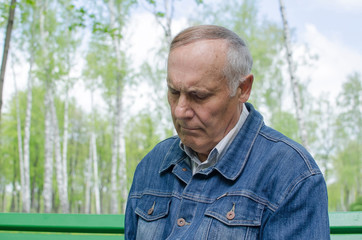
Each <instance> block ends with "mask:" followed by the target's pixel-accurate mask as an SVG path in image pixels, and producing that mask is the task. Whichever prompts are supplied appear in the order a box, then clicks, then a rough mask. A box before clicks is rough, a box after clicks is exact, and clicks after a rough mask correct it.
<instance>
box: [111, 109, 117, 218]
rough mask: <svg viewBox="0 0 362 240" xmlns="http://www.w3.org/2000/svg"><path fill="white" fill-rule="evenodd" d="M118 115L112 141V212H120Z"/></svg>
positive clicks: (114, 122)
mask: <svg viewBox="0 0 362 240" xmlns="http://www.w3.org/2000/svg"><path fill="white" fill-rule="evenodd" d="M115 115H116V114H115ZM115 119H116V117H113V125H114V134H113V143H112V169H111V213H112V214H117V213H118V189H117V166H118V161H117V159H118V156H117V155H118V154H117V152H118V151H117V149H118V148H117V146H118V138H117V136H116V135H117V134H115V133H117V132H118V125H117V124H116V121H115Z"/></svg>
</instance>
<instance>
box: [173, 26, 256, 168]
mask: <svg viewBox="0 0 362 240" xmlns="http://www.w3.org/2000/svg"><path fill="white" fill-rule="evenodd" d="M251 65H252V60H251V56H250V53H249V51H248V49H247V47H246V46H245V43H244V42H243V41H242V40H241V39H240V38H239V37H238V36H237V35H236V34H235V33H233V32H231V31H229V30H227V29H225V28H222V27H217V26H198V27H192V28H188V29H186V30H184V31H182V32H181V33H180V34H178V35H177V36H176V37H175V38H174V40H173V41H172V43H171V48H170V53H169V58H168V68H167V85H168V101H169V104H170V106H171V114H172V118H173V122H174V125H175V128H176V131H177V133H178V135H179V137H180V138H181V141H182V142H183V143H184V144H185V145H186V146H188V147H190V148H192V149H193V150H194V151H195V152H197V153H198V155H199V158H200V160H201V161H203V160H206V157H207V155H208V154H209V152H210V151H211V150H212V148H214V147H215V146H216V144H217V143H218V142H219V141H220V140H221V139H222V138H223V137H224V136H225V135H226V134H227V133H228V132H229V131H230V130H231V129H232V128H233V127H234V126H235V124H236V123H237V121H238V119H239V116H240V113H241V111H242V104H243V103H244V102H246V101H247V100H248V98H249V96H250V91H251V86H252V82H253V75H251V74H250V70H251Z"/></svg>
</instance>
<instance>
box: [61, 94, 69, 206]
mask: <svg viewBox="0 0 362 240" xmlns="http://www.w3.org/2000/svg"><path fill="white" fill-rule="evenodd" d="M64 101H65V103H64V132H63V157H62V170H63V177H64V183H63V192H64V194H65V196H68V167H67V149H68V125H69V123H68V122H69V121H68V119H69V115H68V111H69V96H68V88H67V89H66V94H65V100H64ZM67 203H68V199H67ZM67 205H69V203H68V204H67ZM68 210H69V206H68Z"/></svg>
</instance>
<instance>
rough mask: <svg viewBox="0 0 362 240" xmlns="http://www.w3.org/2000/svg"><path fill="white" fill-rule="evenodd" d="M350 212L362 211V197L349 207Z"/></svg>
mask: <svg viewBox="0 0 362 240" xmlns="http://www.w3.org/2000/svg"><path fill="white" fill-rule="evenodd" d="M349 211H362V196H359V197H358V198H357V200H356V201H355V202H354V203H352V204H351V205H350V206H349Z"/></svg>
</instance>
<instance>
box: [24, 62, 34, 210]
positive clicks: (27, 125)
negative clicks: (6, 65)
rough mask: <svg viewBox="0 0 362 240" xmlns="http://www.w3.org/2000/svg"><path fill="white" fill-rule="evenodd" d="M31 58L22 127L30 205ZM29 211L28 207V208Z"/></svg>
mask: <svg viewBox="0 0 362 240" xmlns="http://www.w3.org/2000/svg"><path fill="white" fill-rule="evenodd" d="M32 66H33V56H32V57H31V60H30V68H29V72H28V89H27V94H26V98H27V101H26V112H25V126H24V158H23V159H24V172H25V175H24V177H25V182H26V184H27V197H28V198H29V204H30V127H31V109H32V101H33V100H32V99H33V96H32V88H33V87H32V85H33V84H32V76H31V71H32ZM29 210H30V206H29Z"/></svg>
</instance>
